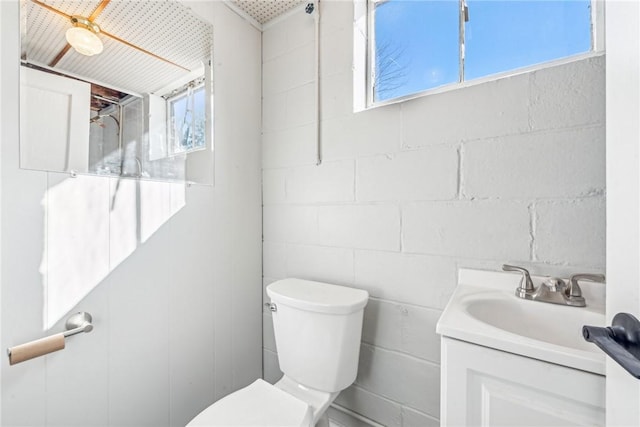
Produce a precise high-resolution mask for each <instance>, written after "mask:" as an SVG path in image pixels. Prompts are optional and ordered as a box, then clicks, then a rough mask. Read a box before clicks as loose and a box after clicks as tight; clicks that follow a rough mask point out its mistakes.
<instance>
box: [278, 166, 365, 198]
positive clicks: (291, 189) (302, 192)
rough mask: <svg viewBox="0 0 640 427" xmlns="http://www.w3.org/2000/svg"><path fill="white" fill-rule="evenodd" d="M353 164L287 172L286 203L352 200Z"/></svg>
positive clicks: (303, 168) (312, 167)
mask: <svg viewBox="0 0 640 427" xmlns="http://www.w3.org/2000/svg"><path fill="white" fill-rule="evenodd" d="M354 181H355V178H354V161H353V160H346V161H338V162H324V163H323V164H321V165H319V166H316V165H312V166H305V167H299V168H292V169H289V170H288V173H287V177H286V200H287V202H291V203H320V202H349V201H353V200H354V193H355V190H354V187H355V184H354Z"/></svg>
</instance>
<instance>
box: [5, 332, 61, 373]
mask: <svg viewBox="0 0 640 427" xmlns="http://www.w3.org/2000/svg"><path fill="white" fill-rule="evenodd" d="M63 348H64V335H63V334H56V335H51V336H50V337H46V338H42V339H39V340H36V341H31V342H28V343H26V344H21V345H17V346H15V347H11V348H10V349H9V364H10V365H15V364H16V363H20V362H24V361H25V360H29V359H33V358H34V357H38V356H43V355H45V354H48V353H52V352H54V351H58V350H62V349H63Z"/></svg>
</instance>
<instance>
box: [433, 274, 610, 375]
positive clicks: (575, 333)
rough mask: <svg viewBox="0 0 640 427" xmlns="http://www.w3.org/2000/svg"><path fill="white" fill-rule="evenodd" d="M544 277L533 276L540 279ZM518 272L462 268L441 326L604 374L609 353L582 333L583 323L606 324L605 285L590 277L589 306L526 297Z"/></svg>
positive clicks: (449, 332)
mask: <svg viewBox="0 0 640 427" xmlns="http://www.w3.org/2000/svg"><path fill="white" fill-rule="evenodd" d="M542 279H543V278H536V277H534V284H536V285H538V284H539V283H540V282H541V281H542ZM518 284H519V277H518V276H516V275H513V274H509V273H502V272H487V271H477V270H466V269H462V270H460V272H459V283H458V287H457V288H456V290H455V292H454V293H453V296H452V297H451V299H450V300H449V303H448V304H447V307H446V308H445V310H444V312H443V313H442V316H441V317H440V320H439V321H438V325H437V328H436V331H437V332H438V333H439V334H441V335H444V336H447V337H450V338H455V339H459V340H463V341H467V342H471V343H474V344H479V345H483V346H485V347H491V348H495V349H498V350H503V351H507V352H510V353H515V354H520V355H522V356H526V357H531V358H534V359H539V360H544V361H547V362H550V363H555V364H558V365H562V366H567V367H570V368H576V369H581V370H584V371H589V372H593V373H596V374H600V375H604V373H605V357H604V354H603V353H602V352H601V351H599V350H598V348H597V347H596V346H595V345H593V344H590V343H588V342H586V341H584V339H583V338H582V326H583V325H595V326H604V325H605V315H604V285H603V284H601V283H589V284H587V283H585V286H583V294H584V295H585V298H586V299H587V307H569V306H562V305H557V304H548V303H544V302H539V301H528V300H523V299H520V298H518V297H516V296H515V295H514V290H515V289H516V287H517V286H518Z"/></svg>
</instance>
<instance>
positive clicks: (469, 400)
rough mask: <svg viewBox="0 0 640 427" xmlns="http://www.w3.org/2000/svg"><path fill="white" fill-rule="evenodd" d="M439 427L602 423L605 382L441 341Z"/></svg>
mask: <svg viewBox="0 0 640 427" xmlns="http://www.w3.org/2000/svg"><path fill="white" fill-rule="evenodd" d="M441 394H442V396H441V399H442V400H441V402H442V403H441V412H442V413H441V421H442V426H510V427H516V426H594V425H604V423H605V409H604V405H605V378H604V377H603V376H601V375H596V374H593V373H589V372H584V371H579V370H576V369H572V368H567V367H564V366H559V365H555V364H552V363H547V362H543V361H540V360H535V359H529V358H527V357H523V356H518V355H514V354H511V353H506V352H503V351H499V350H494V349H490V348H486V347H482V346H478V345H475V344H469V343H467V342H464V341H458V340H455V339H451V338H443V339H442V388H441Z"/></svg>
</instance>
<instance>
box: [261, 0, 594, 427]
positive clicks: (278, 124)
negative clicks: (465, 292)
mask: <svg viewBox="0 0 640 427" xmlns="http://www.w3.org/2000/svg"><path fill="white" fill-rule="evenodd" d="M352 8H353V5H352V4H351V2H332V1H325V2H322V14H323V15H322V21H321V22H322V32H321V34H322V36H321V37H322V39H321V44H322V49H323V50H322V63H323V65H322V73H321V88H322V100H323V101H322V115H323V121H322V134H323V141H322V143H323V153H324V163H323V164H322V165H321V166H315V150H316V145H315V139H314V127H315V124H314V120H315V119H314V102H315V100H314V95H313V55H314V30H313V19H312V18H311V17H310V16H308V15H306V14H304V13H303V12H302V11H300V12H299V13H296V14H294V15H293V16H290V17H288V18H287V19H284V20H282V21H280V22H278V23H276V24H274V25H272V26H270V27H268V28H267V29H266V30H265V31H264V33H263V198H264V247H263V249H264V282H265V285H266V284H269V283H270V282H272V281H273V280H276V279H281V278H285V277H300V278H307V279H314V280H320V281H326V282H330V283H336V284H343V285H348V286H355V287H358V288H363V289H366V290H368V291H369V292H370V294H371V300H370V302H369V305H368V307H367V309H366V312H365V325H364V333H363V343H362V349H361V358H360V359H361V360H360V368H359V374H358V379H357V381H356V384H355V385H354V386H352V387H351V388H350V389H348V390H346V391H345V392H343V393H342V394H341V395H340V397H339V398H338V403H339V404H340V405H343V406H345V407H348V408H350V409H352V410H353V411H355V412H357V413H360V414H362V415H364V416H365V417H368V418H370V419H373V420H375V421H377V422H378V423H381V424H384V425H387V426H428V425H437V424H438V418H439V403H440V402H439V387H440V375H439V369H440V368H439V361H440V348H439V337H438V336H437V335H436V333H435V324H436V322H437V319H438V317H439V315H440V313H441V311H442V309H443V307H444V306H445V304H446V302H447V300H448V298H449V296H450V295H451V293H452V291H453V289H454V288H455V285H456V276H457V270H458V268H460V267H474V268H482V269H492V270H497V269H499V268H500V266H501V265H502V264H503V263H505V262H509V263H514V264H518V265H523V266H527V267H529V268H531V269H532V271H534V272H536V273H540V274H559V275H567V274H570V273H576V272H582V271H585V272H603V271H604V266H605V257H604V255H605V253H604V251H605V178H604V172H605V158H604V148H605V145H604V117H605V116H604V57H603V56H599V57H593V58H590V59H583V60H580V61H575V62H571V63H568V64H565V65H559V66H555V67H550V68H545V69H541V70H538V71H535V72H530V73H526V74H520V75H516V76H513V77H508V78H503V79H500V80H497V81H492V82H488V83H483V84H479V85H475V86H471V87H468V88H462V89H458V90H453V91H449V92H445V93H441V94H437V95H431V96H427V97H423V98H420V99H415V100H411V101H407V102H404V103H401V104H395V105H390V106H386V107H381V108H375V109H371V110H368V111H365V112H360V113H356V114H354V113H353V112H352V98H351V94H352V71H351V68H352V48H351V46H352V31H353V29H352V23H353V10H352ZM264 368H265V376H266V378H267V379H269V380H271V381H275V380H276V379H278V378H279V376H280V372H279V370H278V364H277V355H276V349H275V343H274V340H273V330H272V322H271V317H270V313H269V312H267V311H265V312H264Z"/></svg>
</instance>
